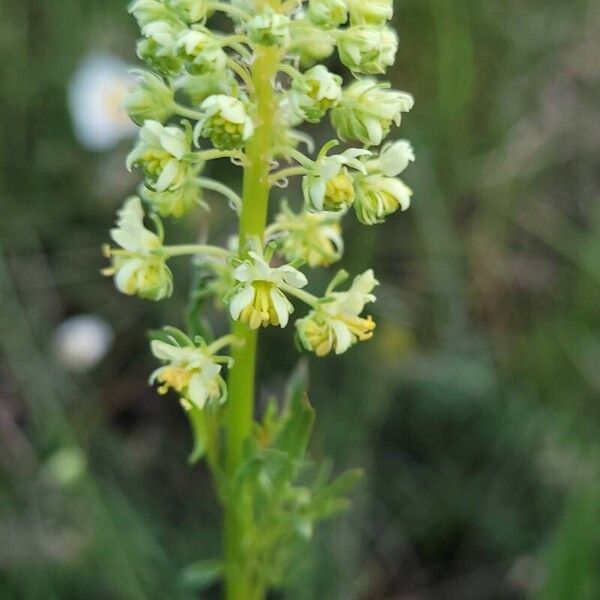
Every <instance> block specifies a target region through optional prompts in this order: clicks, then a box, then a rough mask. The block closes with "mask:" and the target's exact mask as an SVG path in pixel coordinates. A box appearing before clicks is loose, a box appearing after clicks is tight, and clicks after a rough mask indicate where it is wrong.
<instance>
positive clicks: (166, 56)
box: [137, 20, 185, 77]
mask: <svg viewBox="0 0 600 600" xmlns="http://www.w3.org/2000/svg"><path fill="white" fill-rule="evenodd" d="M184 30H185V26H184V25H183V24H182V23H179V22H174V21H168V20H163V21H152V22H150V23H148V24H147V25H145V26H144V27H143V28H142V33H143V34H144V39H142V40H140V41H139V42H138V46H137V55H138V56H139V57H140V58H141V59H142V60H143V61H145V62H146V63H148V65H149V66H150V67H151V68H152V69H154V70H155V71H157V72H158V73H160V74H162V75H168V76H171V77H174V76H175V75H177V74H179V72H180V71H181V68H182V66H183V61H182V60H181V58H180V57H179V56H178V39H179V36H180V35H181V32H182V31H184Z"/></svg>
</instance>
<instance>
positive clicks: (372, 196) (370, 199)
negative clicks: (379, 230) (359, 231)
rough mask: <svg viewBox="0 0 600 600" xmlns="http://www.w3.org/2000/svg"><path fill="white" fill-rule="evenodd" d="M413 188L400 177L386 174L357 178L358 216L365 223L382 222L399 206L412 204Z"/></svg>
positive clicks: (355, 206) (356, 202)
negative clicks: (386, 175)
mask: <svg viewBox="0 0 600 600" xmlns="http://www.w3.org/2000/svg"><path fill="white" fill-rule="evenodd" d="M412 193H413V192H412V190H411V189H410V188H409V187H408V186H407V185H406V184H405V183H404V182H402V181H401V180H400V179H396V178H394V177H385V175H368V176H366V177H361V178H357V181H356V199H355V202H354V208H355V210H356V216H357V217H358V220H359V221H360V222H361V223H364V224H365V225H375V224H376V223H382V222H383V221H384V220H385V217H386V216H388V215H391V214H392V213H394V212H396V211H397V210H398V209H399V208H400V209H402V210H407V209H408V207H409V206H410V198H411V196H412Z"/></svg>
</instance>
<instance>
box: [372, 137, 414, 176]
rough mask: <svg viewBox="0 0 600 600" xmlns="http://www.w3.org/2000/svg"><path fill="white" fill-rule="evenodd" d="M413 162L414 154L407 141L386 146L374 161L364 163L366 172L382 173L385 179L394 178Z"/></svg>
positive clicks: (398, 141)
mask: <svg viewBox="0 0 600 600" xmlns="http://www.w3.org/2000/svg"><path fill="white" fill-rule="evenodd" d="M414 161H415V152H414V150H413V147H412V146H411V144H410V142H408V141H407V140H397V141H395V142H392V143H390V144H386V145H385V146H384V147H383V148H382V149H381V153H380V154H379V156H378V157H377V158H375V159H374V160H370V161H368V162H367V163H366V168H367V171H369V172H372V173H377V172H378V173H383V174H384V175H385V176H386V177H396V176H397V175H400V173H402V171H404V170H405V169H406V168H407V167H408V165H409V163H411V162H414Z"/></svg>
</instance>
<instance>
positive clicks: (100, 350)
mask: <svg viewBox="0 0 600 600" xmlns="http://www.w3.org/2000/svg"><path fill="white" fill-rule="evenodd" d="M113 337H114V334H113V331H112V329H111V328H110V326H109V325H108V323H107V322H106V321H105V320H104V319H101V318H100V317H97V316H95V315H77V316H75V317H70V318H69V319H66V320H65V321H63V322H62V323H61V324H60V325H59V326H58V327H57V328H56V329H55V331H54V333H53V334H52V342H51V345H52V352H53V354H54V357H55V358H56V360H57V361H58V362H59V363H60V364H61V365H62V366H63V367H65V368H67V369H69V370H70V371H77V372H83V371H87V370H89V369H91V368H92V367H94V366H95V365H97V364H98V363H99V362H100V361H101V360H102V359H103V358H104V356H106V353H107V352H108V350H109V348H110V346H111V344H112V340H113Z"/></svg>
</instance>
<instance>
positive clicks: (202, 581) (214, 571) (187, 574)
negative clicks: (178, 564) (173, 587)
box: [179, 560, 224, 591]
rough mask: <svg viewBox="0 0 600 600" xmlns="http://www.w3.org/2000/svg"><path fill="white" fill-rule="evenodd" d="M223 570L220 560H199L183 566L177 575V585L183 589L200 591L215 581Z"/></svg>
mask: <svg viewBox="0 0 600 600" xmlns="http://www.w3.org/2000/svg"><path fill="white" fill-rule="evenodd" d="M223 572H224V565H223V562H222V561H220V560H201V561H198V562H196V563H193V564H191V565H188V566H187V567H185V568H184V569H183V570H182V571H181V573H180V575H179V585H180V587H182V588H183V589H185V590H189V591H200V590H204V589H206V588H208V587H210V586H211V585H213V584H215V583H217V581H219V580H220V579H221V578H222V577H223Z"/></svg>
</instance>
